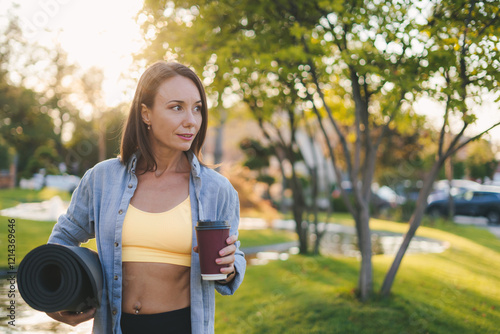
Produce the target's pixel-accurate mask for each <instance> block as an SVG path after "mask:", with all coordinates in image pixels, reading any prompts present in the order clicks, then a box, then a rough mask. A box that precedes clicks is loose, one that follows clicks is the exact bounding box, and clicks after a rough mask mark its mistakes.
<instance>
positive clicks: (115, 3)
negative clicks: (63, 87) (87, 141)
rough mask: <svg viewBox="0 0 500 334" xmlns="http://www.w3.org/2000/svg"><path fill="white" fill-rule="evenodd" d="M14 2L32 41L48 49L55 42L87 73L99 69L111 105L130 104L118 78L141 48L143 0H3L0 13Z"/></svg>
mask: <svg viewBox="0 0 500 334" xmlns="http://www.w3.org/2000/svg"><path fill="white" fill-rule="evenodd" d="M14 2H16V3H18V4H20V8H19V9H18V10H16V13H17V15H18V16H19V22H20V25H21V27H22V28H23V31H24V36H25V37H26V38H27V39H28V41H30V42H31V41H34V42H38V43H39V44H42V45H46V46H51V45H54V43H55V42H56V41H57V42H59V43H60V44H61V46H62V48H63V49H64V50H66V52H67V53H68V57H69V59H70V60H71V61H74V62H76V63H78V64H79V65H80V66H81V67H82V68H83V69H88V68H90V67H93V66H95V67H99V68H101V69H102V70H103V71H104V75H105V80H104V83H103V90H104V92H105V99H106V100H105V102H106V103H107V104H108V105H110V106H114V105H116V104H118V103H120V102H122V101H123V100H124V99H129V100H132V97H133V96H130V97H123V89H124V87H123V85H122V82H121V81H120V75H121V74H122V73H127V70H128V68H129V67H130V65H131V63H132V57H131V55H132V53H133V52H137V51H138V50H140V49H141V47H142V46H143V41H142V38H141V37H142V35H141V33H140V30H139V27H138V25H137V23H136V20H135V16H136V15H137V12H138V11H139V9H140V8H141V7H142V0H85V1H78V0H22V1H19V0H18V1H15V0H0V13H4V12H5V11H6V9H7V8H9V7H10V6H11V5H12V3H14ZM0 15H1V14H0ZM132 94H133V92H132Z"/></svg>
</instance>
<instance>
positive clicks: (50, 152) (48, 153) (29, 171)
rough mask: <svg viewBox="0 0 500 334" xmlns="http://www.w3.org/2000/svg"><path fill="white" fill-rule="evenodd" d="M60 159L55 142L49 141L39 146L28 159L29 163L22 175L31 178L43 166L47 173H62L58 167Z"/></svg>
mask: <svg viewBox="0 0 500 334" xmlns="http://www.w3.org/2000/svg"><path fill="white" fill-rule="evenodd" d="M60 159H61V158H60V156H59V154H58V153H57V150H56V149H55V147H54V143H53V142H49V143H48V144H47V145H43V146H38V147H37V149H36V150H35V152H34V153H33V156H32V157H31V158H30V160H29V161H28V165H27V167H26V169H25V170H24V172H23V174H22V177H24V178H27V179H29V178H31V177H32V176H33V174H34V173H38V172H39V171H40V169H42V168H43V169H45V174H46V175H57V174H60V171H59V167H58V165H59V163H60V162H61V160H60Z"/></svg>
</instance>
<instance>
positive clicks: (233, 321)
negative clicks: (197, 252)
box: [0, 191, 500, 334]
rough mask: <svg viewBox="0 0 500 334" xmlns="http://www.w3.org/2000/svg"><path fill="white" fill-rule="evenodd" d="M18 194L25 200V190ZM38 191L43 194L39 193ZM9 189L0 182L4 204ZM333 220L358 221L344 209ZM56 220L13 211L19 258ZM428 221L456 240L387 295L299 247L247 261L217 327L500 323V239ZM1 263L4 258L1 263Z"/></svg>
mask: <svg viewBox="0 0 500 334" xmlns="http://www.w3.org/2000/svg"><path fill="white" fill-rule="evenodd" d="M12 194H18V197H17V198H16V199H15V200H17V201H24V200H23V198H22V193H20V192H17V193H16V192H13V193H12ZM37 196H38V197H35V198H38V199H46V198H42V197H43V196H45V195H44V194H43V193H42V194H37ZM4 198H7V196H5V194H4V193H3V191H0V199H2V204H3V203H4ZM0 221H3V222H4V224H3V226H5V228H1V229H0V247H1V248H2V249H6V242H7V235H6V232H7V228H6V225H7V217H0ZM331 221H332V222H340V223H342V224H345V225H352V220H350V219H349V217H348V216H346V215H343V216H338V217H336V216H333V217H332V219H331ZM370 224H371V228H372V229H374V230H386V231H392V232H400V233H404V232H406V230H407V224H404V223H396V222H389V221H384V220H379V219H372V220H371V222H370ZM53 225H54V222H37V221H29V220H23V219H16V252H17V255H16V259H17V262H18V263H19V261H20V259H21V258H22V256H24V254H26V253H27V252H28V251H29V250H31V249H32V248H34V247H36V246H38V245H41V244H44V243H46V241H47V238H48V236H49V234H50V232H51V230H52V226H53ZM424 225H425V226H422V227H420V228H419V230H418V233H417V235H420V236H425V237H431V238H435V239H439V240H444V241H447V242H448V243H449V245H450V247H449V248H448V250H447V251H445V252H444V253H441V254H419V255H408V256H406V257H405V258H404V260H403V262H402V265H401V267H400V270H399V272H398V275H397V277H396V281H395V283H394V286H393V291H392V292H393V293H392V295H391V296H390V297H389V298H386V299H384V298H380V297H378V296H377V294H376V293H375V294H374V297H373V298H372V299H371V300H370V301H368V302H367V303H361V302H359V300H358V299H357V298H356V294H355V288H356V282H357V280H358V270H359V261H358V260H357V259H351V258H342V257H335V258H332V257H321V256H318V257H312V256H303V255H294V256H291V257H290V259H289V260H287V261H274V262H270V263H269V264H267V265H265V266H249V267H248V268H247V273H246V276H245V281H244V283H243V285H242V286H241V287H240V289H239V290H238V291H237V292H236V294H235V295H234V296H231V297H227V296H220V295H218V294H217V297H216V302H217V308H216V333H228V334H231V333H259V334H260V333H273V334H274V333H292V334H293V333H362V334H365V333H366V334H370V333H373V334H378V333H384V334H391V333H395V334H396V333H398V334H399V333H438V334H439V333H443V334H445V333H446V334H448V333H500V330H499V329H498V326H497V324H498V323H500V311H499V310H500V284H499V283H500V241H499V240H498V239H497V238H496V237H495V236H493V235H492V234H491V233H489V232H488V231H487V230H485V229H480V228H476V227H470V226H461V225H456V224H453V223H451V222H447V221H442V220H438V221H435V222H430V221H425V222H424ZM430 225H431V226H430ZM290 238H291V239H290ZM294 238H295V236H293V235H290V234H288V233H286V232H285V233H274V232H272V231H269V230H257V231H255V230H253V231H252V230H250V231H246V230H242V231H240V241H241V242H242V247H251V246H256V245H262V244H267V243H279V242H286V241H290V240H293V239H294ZM87 246H90V247H94V246H93V245H92V244H90V243H89V244H87ZM391 262H392V257H391V256H385V255H377V256H374V257H373V267H374V291H375V292H377V291H378V289H379V288H380V286H381V284H382V280H383V278H384V275H385V273H386V271H387V269H388V267H389V266H390V264H391ZM5 265H6V260H5V263H0V267H4V266H5Z"/></svg>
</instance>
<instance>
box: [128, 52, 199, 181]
mask: <svg viewBox="0 0 500 334" xmlns="http://www.w3.org/2000/svg"><path fill="white" fill-rule="evenodd" d="M177 75H180V76H183V77H186V78H188V79H191V81H193V83H194V84H195V85H196V87H197V88H198V91H199V92H200V97H201V102H202V106H201V115H202V121H201V126H200V130H199V131H198V134H197V135H196V137H195V139H194V140H193V143H192V145H191V149H190V150H191V151H192V152H193V153H194V155H195V156H196V158H198V160H199V161H200V163H201V164H203V162H202V156H201V147H202V146H203V142H204V141H205V136H206V134H207V122H208V119H207V118H208V110H207V97H206V94H205V89H204V88H203V84H202V82H201V80H200V78H198V76H197V75H196V74H195V73H194V72H193V71H192V70H191V69H190V68H188V67H187V66H184V65H182V64H179V63H167V62H164V61H158V62H156V63H154V64H153V65H151V66H150V67H149V68H147V69H146V71H145V72H144V73H143V74H142V76H141V78H140V79H139V83H138V84H137V89H136V91H135V95H134V100H133V101H132V106H131V107H130V113H129V115H128V119H127V122H126V123H125V126H124V131H123V135H122V140H121V147H120V157H121V158H120V159H121V162H122V163H123V164H126V163H127V162H128V160H129V159H130V157H131V156H132V154H133V153H135V152H136V151H137V150H139V151H140V153H141V156H142V157H143V158H144V159H145V161H146V171H155V170H156V168H157V167H158V166H157V164H156V160H155V158H154V155H153V151H152V149H151V145H150V143H149V137H148V130H147V125H146V124H145V123H144V122H143V121H142V117H141V108H142V106H141V104H145V105H146V106H147V107H148V108H150V109H152V108H153V104H154V99H155V96H156V93H157V92H158V88H159V87H160V85H161V84H162V83H163V82H164V81H165V80H167V79H169V78H172V77H175V76H177Z"/></svg>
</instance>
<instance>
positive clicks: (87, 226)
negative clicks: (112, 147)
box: [48, 169, 95, 246]
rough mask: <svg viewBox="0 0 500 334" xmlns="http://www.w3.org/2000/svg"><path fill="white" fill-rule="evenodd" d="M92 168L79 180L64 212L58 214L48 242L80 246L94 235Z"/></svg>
mask: <svg viewBox="0 0 500 334" xmlns="http://www.w3.org/2000/svg"><path fill="white" fill-rule="evenodd" d="M91 186H92V169H90V170H88V171H87V172H86V173H85V175H84V176H83V178H82V179H81V180H80V183H79V184H78V187H77V188H76V189H75V191H74V192H73V194H72V196H71V202H70V205H69V207H68V210H67V211H66V213H64V214H62V215H61V216H59V218H58V220H57V223H56V224H55V225H54V228H53V229H52V233H51V235H50V237H49V240H48V243H52V244H61V245H68V246H80V244H81V243H84V242H87V241H88V240H89V239H91V238H94V237H95V223H94V218H93V217H94V209H93V196H92V189H91Z"/></svg>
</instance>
